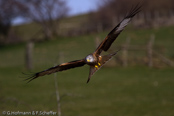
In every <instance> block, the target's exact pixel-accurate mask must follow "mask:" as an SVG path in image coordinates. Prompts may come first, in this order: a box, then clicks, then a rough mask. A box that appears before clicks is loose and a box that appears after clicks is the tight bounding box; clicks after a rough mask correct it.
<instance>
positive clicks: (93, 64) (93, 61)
mask: <svg viewBox="0 0 174 116" xmlns="http://www.w3.org/2000/svg"><path fill="white" fill-rule="evenodd" d="M140 8H141V6H139V5H136V6H135V7H133V8H132V9H131V10H130V12H129V13H128V14H127V15H126V16H125V17H124V19H123V20H122V21H121V22H120V23H119V24H118V25H117V26H116V27H115V28H114V29H113V30H112V31H111V32H110V33H109V34H108V35H107V36H106V38H105V39H104V40H103V41H102V42H101V44H100V45H99V46H98V48H97V49H96V50H95V51H94V52H93V53H91V54H89V55H87V56H86V57H85V58H83V59H81V60H75V61H71V62H68V63H63V64H60V65H57V66H55V67H51V68H49V69H47V70H44V71H41V72H38V73H35V74H33V75H32V76H31V77H29V78H27V79H26V80H29V81H28V82H30V81H32V80H34V79H36V78H38V77H40V76H44V75H49V74H52V73H55V72H60V71H64V70H68V69H71V68H76V67H81V66H84V65H85V64H87V65H89V66H90V72H89V77H88V80H87V83H88V82H89V80H90V78H91V76H92V75H93V74H94V73H95V72H96V71H97V70H99V69H100V68H101V67H102V66H103V65H104V64H105V63H106V62H107V61H109V60H110V59H111V58H112V57H113V56H114V55H116V53H117V52H115V53H113V54H109V55H104V56H101V55H100V54H101V52H102V51H107V50H108V49H109V48H110V46H111V45H112V43H113V42H114V41H115V39H116V38H117V37H118V35H119V34H120V33H121V32H122V31H123V30H124V28H125V27H126V26H127V25H128V23H129V22H130V21H131V19H132V18H133V17H134V16H135V15H136V14H137V13H138V12H140Z"/></svg>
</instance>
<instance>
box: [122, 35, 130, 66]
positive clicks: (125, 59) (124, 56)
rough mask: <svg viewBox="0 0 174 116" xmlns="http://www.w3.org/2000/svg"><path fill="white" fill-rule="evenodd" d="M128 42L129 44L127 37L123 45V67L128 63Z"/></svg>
mask: <svg viewBox="0 0 174 116" xmlns="http://www.w3.org/2000/svg"><path fill="white" fill-rule="evenodd" d="M129 44H130V38H129V37H127V38H126V42H125V44H124V45H123V66H124V67H127V65H128V61H127V56H128V47H129Z"/></svg>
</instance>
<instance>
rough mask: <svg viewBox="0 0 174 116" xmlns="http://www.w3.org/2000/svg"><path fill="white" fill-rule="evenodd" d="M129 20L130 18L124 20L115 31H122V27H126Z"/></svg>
mask: <svg viewBox="0 0 174 116" xmlns="http://www.w3.org/2000/svg"><path fill="white" fill-rule="evenodd" d="M130 20H131V18H128V19H124V20H123V21H122V22H121V24H120V26H119V27H118V29H117V31H122V30H123V29H124V27H126V25H127V24H128V23H129V21H130Z"/></svg>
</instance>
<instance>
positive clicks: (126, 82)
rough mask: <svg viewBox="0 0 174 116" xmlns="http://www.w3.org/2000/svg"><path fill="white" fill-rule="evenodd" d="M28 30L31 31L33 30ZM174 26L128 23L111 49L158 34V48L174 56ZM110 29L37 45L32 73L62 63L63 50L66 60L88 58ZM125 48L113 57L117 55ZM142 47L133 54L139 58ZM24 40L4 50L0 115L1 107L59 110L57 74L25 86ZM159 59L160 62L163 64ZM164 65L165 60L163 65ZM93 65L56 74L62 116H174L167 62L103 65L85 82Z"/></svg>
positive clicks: (0, 67) (173, 70)
mask: <svg viewBox="0 0 174 116" xmlns="http://www.w3.org/2000/svg"><path fill="white" fill-rule="evenodd" d="M29 30H30V29H29ZM173 30H174V27H162V28H159V29H132V28H131V27H128V28H127V29H125V30H124V32H123V33H121V35H120V36H119V38H118V39H117V40H116V42H115V43H114V44H113V46H112V47H111V49H112V50H114V51H116V50H118V49H119V47H118V46H120V45H121V44H123V43H125V40H126V38H127V37H130V38H131V45H140V46H145V45H146V43H147V42H148V40H149V37H150V35H151V34H155V36H156V38H155V43H154V44H155V45H154V49H155V50H157V51H158V52H160V53H161V54H163V55H164V56H165V57H167V58H169V59H171V60H174V52H173V50H174V39H173V37H174V33H173ZM107 33H108V32H103V33H98V34H90V35H83V36H78V37H59V38H55V39H53V40H50V41H43V42H38V43H35V45H34V53H33V60H34V61H33V63H34V69H33V70H32V72H37V71H40V70H44V69H46V68H49V67H52V66H53V65H54V64H55V62H56V63H57V64H59V54H60V52H61V53H63V54H64V62H67V61H71V60H76V59H81V58H84V57H85V56H86V55H87V54H89V53H91V52H93V51H94V50H95V38H96V37H100V38H101V40H102V39H103V38H104V37H105V36H106V34H107ZM121 54H122V51H120V52H119V53H118V55H116V56H115V57H119V56H120V55H121ZM141 54H144V55H145V54H146V53H145V52H143V51H137V52H136V51H135V52H131V54H130V57H132V56H131V55H134V56H141ZM24 57H25V44H16V45H10V46H1V48H0V93H1V94H0V113H1V112H3V111H6V112H7V111H21V112H22V111H25V112H31V111H47V112H49V111H54V112H57V103H56V94H55V87H54V78H53V77H54V74H52V75H49V76H44V77H40V78H38V79H36V80H35V81H33V82H31V83H28V84H26V82H25V81H23V78H20V77H24V76H25V75H23V74H22V72H28V71H27V70H26V69H25V60H24ZM160 63H161V62H160ZM162 65H163V63H162ZM88 74H89V67H88V66H84V67H81V68H76V69H72V70H68V71H64V72H60V73H57V82H58V87H59V91H60V96H61V109H62V116H74V115H79V116H96V115H98V116H172V115H174V111H173V107H174V97H173V96H174V92H173V89H174V84H173V83H174V78H173V77H174V68H172V67H169V66H167V65H163V67H160V68H151V69H149V68H148V67H147V66H145V65H139V64H137V65H130V66H128V67H126V68H123V67H121V66H120V65H117V66H115V67H103V68H101V70H99V71H98V72H97V73H96V74H95V75H94V76H93V77H92V79H91V81H90V83H89V84H86V80H87V78H88Z"/></svg>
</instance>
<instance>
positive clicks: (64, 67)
mask: <svg viewBox="0 0 174 116" xmlns="http://www.w3.org/2000/svg"><path fill="white" fill-rule="evenodd" d="M85 64H86V63H85V60H84V59H82V60H76V61H71V62H68V63H63V64H60V65H57V66H55V67H51V68H49V69H47V70H44V71H41V72H38V73H35V74H33V75H31V76H30V77H29V78H27V79H25V80H28V82H30V81H32V80H33V79H36V78H38V77H40V76H44V75H49V74H52V73H55V72H59V71H64V70H67V69H71V68H75V67H81V66H83V65H85Z"/></svg>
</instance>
